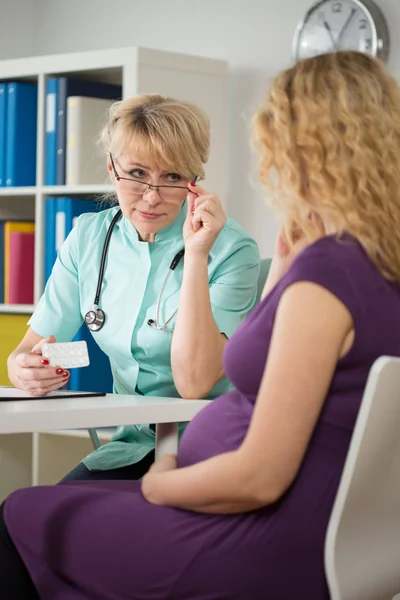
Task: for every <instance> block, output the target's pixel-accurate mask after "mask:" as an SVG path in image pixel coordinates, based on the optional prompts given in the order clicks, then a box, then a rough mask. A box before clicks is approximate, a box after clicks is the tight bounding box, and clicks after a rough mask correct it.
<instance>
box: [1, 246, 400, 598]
mask: <svg viewBox="0 0 400 600" xmlns="http://www.w3.org/2000/svg"><path fill="white" fill-rule="evenodd" d="M301 280H307V281H312V282H315V283H317V284H319V285H321V286H323V287H325V288H327V289H328V290H330V291H331V292H332V294H334V295H335V296H337V297H338V298H339V299H340V300H341V301H342V302H343V303H344V304H345V305H346V306H347V308H348V310H349V311H350V313H351V314H352V317H353V320H354V324H355V331H356V335H355V341H354V344H353V346H352V348H351V349H350V351H349V352H348V354H347V355H346V356H345V357H344V358H342V359H341V360H340V361H339V363H338V365H337V369H336V372H335V374H334V377H333V380H332V384H331V387H330V390H329V393H328V395H327V398H326V402H325V405H324V408H323V410H322V413H321V416H320V418H319V421H318V423H317V425H316V428H315V431H314V434H313V436H312V439H311V442H310V444H309V447H308V450H307V452H306V455H305V458H304V461H303V463H302V466H301V469H300V472H299V474H298V476H297V477H296V479H295V481H294V482H293V484H292V485H291V487H290V489H289V490H288V491H287V492H286V494H285V495H284V496H283V497H282V498H281V499H280V500H279V501H278V502H276V503H275V504H273V505H270V506H268V507H266V508H263V509H261V510H258V511H255V512H252V513H248V514H243V515H235V516H217V515H203V514H198V513H191V512H189V511H184V510H178V509H174V508H166V507H159V506H154V505H151V504H149V503H147V502H146V501H145V500H144V498H143V496H142V495H141V492H140V483H137V482H132V481H105V482H97V481H96V482H91V483H89V482H71V483H67V484H65V485H58V486H54V487H50V486H48V487H38V488H30V489H25V490H20V491H18V492H15V493H14V494H12V495H11V496H10V497H9V498H8V500H7V501H6V504H5V519H6V525H7V527H8V530H9V532H10V535H11V537H12V539H13V541H14V543H15V545H16V547H17V549H18V551H19V553H20V555H21V556H22V558H23V560H24V562H25V564H26V566H27V568H28V570H29V572H30V574H31V577H32V579H33V581H34V583H35V586H36V588H37V590H38V592H39V595H40V598H41V599H42V600H166V599H171V600H172V599H173V600H184V599H185V600H188V599H190V600H249V599H250V598H251V599H252V600H287V599H288V598H293V597H296V598H307V599H309V600H328V598H329V595H328V590H327V586H326V581H325V574H324V564H323V550H324V539H325V533H326V528H327V524H328V520H329V515H330V512H331V509H332V504H333V501H334V498H335V493H336V490H337V487H338V484H339V480H340V476H341V472H342V469H343V464H344V460H345V457H346V452H347V449H348V446H349V442H350V438H351V434H352V431H353V427H354V423H355V419H356V417H357V412H358V409H359V406H360V401H361V398H362V394H363V389H364V386H365V383H366V379H367V375H368V371H369V369H370V367H371V365H372V363H373V362H374V360H375V359H376V358H377V357H379V356H380V355H382V354H389V355H394V356H400V336H399V333H398V332H399V330H400V290H399V287H398V286H397V285H396V284H392V283H389V282H388V281H386V280H385V279H384V278H383V277H382V276H381V275H380V273H379V272H378V271H377V270H376V268H375V267H374V266H373V265H372V263H371V262H370V261H369V259H368V258H367V256H366V255H365V254H364V252H363V250H362V249H361V248H360V246H359V245H358V244H357V243H356V242H354V241H353V240H352V239H351V238H349V237H348V236H345V237H344V238H343V239H342V240H340V241H338V240H336V239H335V238H333V237H327V238H324V239H322V240H320V241H318V242H316V243H315V244H313V245H312V246H310V247H308V248H307V249H305V250H304V251H303V252H302V253H301V254H300V255H299V256H298V257H297V259H296V260H295V262H294V263H293V265H292V267H291V269H290V271H289V272H288V273H287V275H286V276H285V277H284V278H283V279H282V280H281V281H280V283H279V284H278V285H277V286H276V287H275V288H274V289H273V291H272V292H271V293H270V295H269V296H268V297H267V298H266V299H265V300H264V301H263V302H261V303H260V304H259V305H258V306H257V307H256V308H255V309H254V310H253V312H252V313H251V314H250V316H249V317H248V318H247V320H246V321H245V323H244V324H243V325H242V326H241V327H240V329H239V330H238V331H237V332H236V333H235V335H234V336H233V337H232V339H231V340H230V341H229V343H228V345H227V348H226V352H225V357H224V361H225V368H226V372H227V374H228V376H229V377H230V379H231V380H232V382H233V383H234V385H235V387H236V389H235V390H234V391H231V392H229V393H227V394H224V395H223V396H221V397H220V398H219V399H217V400H215V401H214V402H212V403H211V404H210V405H209V406H208V407H207V408H206V409H205V410H203V411H202V412H201V413H200V414H199V415H198V416H197V417H196V418H195V419H194V421H193V422H192V423H191V424H190V425H189V426H188V428H187V429H186V432H185V434H184V437H183V439H182V442H181V445H180V448H179V455H178V462H179V466H185V465H190V464H193V463H196V462H198V461H201V460H204V459H207V458H209V457H211V456H214V455H216V454H219V453H223V452H227V451H230V450H233V449H236V448H238V446H239V445H240V444H241V442H242V440H243V437H244V435H245V433H246V431H247V428H248V425H249V421H250V419H251V416H252V411H253V407H254V402H255V399H256V396H257V391H258V388H259V384H260V380H261V377H262V373H263V369H264V365H265V361H266V357H267V354H268V348H269V343H270V337H271V331H272V326H273V322H274V316H275V311H276V307H277V304H278V302H279V298H280V296H281V294H282V293H283V291H284V290H285V289H286V288H287V287H288V286H290V285H291V284H292V283H294V282H296V281H301ZM287 368H288V370H289V369H290V365H288V367H287ZM234 476H235V474H234V473H232V477H234Z"/></svg>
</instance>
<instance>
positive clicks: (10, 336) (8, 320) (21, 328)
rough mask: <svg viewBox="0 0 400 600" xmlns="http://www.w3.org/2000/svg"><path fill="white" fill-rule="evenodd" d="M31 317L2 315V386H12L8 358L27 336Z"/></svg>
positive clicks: (0, 328)
mask: <svg viewBox="0 0 400 600" xmlns="http://www.w3.org/2000/svg"><path fill="white" fill-rule="evenodd" d="M29 317H30V315H10V314H0V331H1V344H0V385H10V380H9V379H8V375H7V358H8V356H9V355H10V354H11V352H12V351H13V350H15V348H16V347H17V346H18V344H19V343H20V342H21V340H22V338H23V337H24V335H25V334H26V332H27V330H28V319H29Z"/></svg>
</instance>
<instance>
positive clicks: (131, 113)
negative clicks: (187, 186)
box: [100, 94, 210, 180]
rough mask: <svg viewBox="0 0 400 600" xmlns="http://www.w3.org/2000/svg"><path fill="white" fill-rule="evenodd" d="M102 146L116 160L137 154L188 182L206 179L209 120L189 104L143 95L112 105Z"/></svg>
mask: <svg viewBox="0 0 400 600" xmlns="http://www.w3.org/2000/svg"><path fill="white" fill-rule="evenodd" d="M100 145H101V147H102V148H103V151H104V152H105V153H106V154H109V153H112V155H113V156H115V158H118V156H120V155H121V154H122V153H124V152H134V153H135V154H137V155H139V156H142V157H144V158H145V159H146V161H148V162H149V163H150V164H152V165H156V166H158V167H160V168H165V169H168V170H174V171H177V172H178V173H180V174H181V175H182V176H184V177H185V178H187V179H188V180H193V178H194V177H199V178H204V164H205V163H206V162H207V160H208V156H209V150H210V121H209V119H208V117H207V115H206V113H205V112H204V111H203V110H202V109H201V108H199V107H198V106H195V105H194V104H191V103H189V102H182V101H180V100H175V99H174V98H170V97H168V96H161V95H159V94H141V95H139V96H135V97H134V98H127V99H125V100H122V101H121V102H116V103H115V104H113V105H112V107H111V109H110V115H109V120H108V123H107V125H106V126H105V127H104V129H103V131H102V133H101V137H100Z"/></svg>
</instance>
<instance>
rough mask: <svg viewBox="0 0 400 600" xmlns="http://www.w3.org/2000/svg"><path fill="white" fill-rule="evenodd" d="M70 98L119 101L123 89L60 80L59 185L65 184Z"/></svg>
mask: <svg viewBox="0 0 400 600" xmlns="http://www.w3.org/2000/svg"><path fill="white" fill-rule="evenodd" d="M69 96H86V97H90V98H106V99H109V100H119V99H120V98H121V97H122V87H121V86H120V85H113V84H110V83H99V82H96V81H84V80H82V79H69V78H68V77H60V78H59V80H58V104H57V119H58V122H57V185H64V184H65V159H66V147H67V98H68V97H69ZM99 134H100V132H99Z"/></svg>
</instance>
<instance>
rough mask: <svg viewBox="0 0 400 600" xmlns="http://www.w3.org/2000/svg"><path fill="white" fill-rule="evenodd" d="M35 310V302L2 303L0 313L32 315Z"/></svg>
mask: <svg viewBox="0 0 400 600" xmlns="http://www.w3.org/2000/svg"><path fill="white" fill-rule="evenodd" d="M34 310H35V306H34V304H0V314H4V313H9V314H22V315H24V314H26V315H31V314H32V313H33V311H34Z"/></svg>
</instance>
